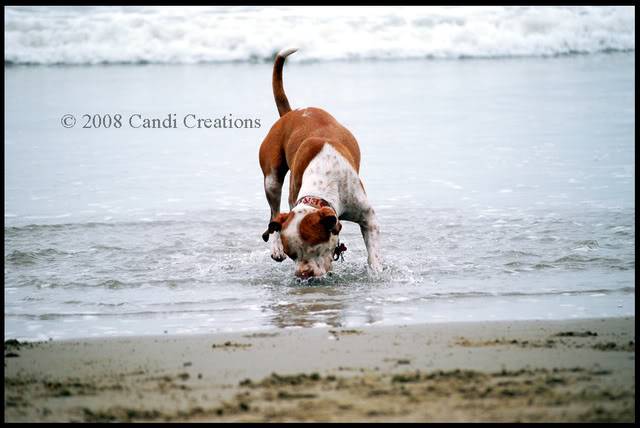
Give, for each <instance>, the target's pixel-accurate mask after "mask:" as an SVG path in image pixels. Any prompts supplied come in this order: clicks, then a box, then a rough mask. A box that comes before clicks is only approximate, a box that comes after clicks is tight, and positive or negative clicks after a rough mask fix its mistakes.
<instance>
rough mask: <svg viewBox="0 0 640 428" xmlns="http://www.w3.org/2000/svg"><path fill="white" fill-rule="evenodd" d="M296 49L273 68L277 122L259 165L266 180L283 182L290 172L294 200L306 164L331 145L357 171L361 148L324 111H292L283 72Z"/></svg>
mask: <svg viewBox="0 0 640 428" xmlns="http://www.w3.org/2000/svg"><path fill="white" fill-rule="evenodd" d="M295 51H296V50H295V49H287V50H283V51H280V53H278V55H277V56H276V60H275V62H274V66H273V82H272V85H273V95H274V99H275V102H276V107H277V108H278V112H279V114H280V119H278V121H276V123H275V124H274V125H273V126H272V127H271V130H270V131H269V133H268V134H267V136H266V137H265V139H264V141H263V143H262V145H261V146H260V153H259V158H260V166H261V168H262V172H263V173H264V175H265V177H267V176H269V175H274V174H275V175H276V176H278V178H280V179H283V178H284V175H285V174H286V173H287V171H288V170H291V191H292V192H293V193H294V194H293V195H291V196H293V197H294V198H295V197H296V196H297V189H298V188H299V186H300V183H301V180H302V174H303V173H304V170H305V168H306V167H307V165H308V164H309V162H310V161H311V160H312V159H313V158H314V157H315V156H316V155H317V154H318V153H319V152H320V150H322V147H323V146H324V145H325V144H331V145H332V146H333V147H334V148H335V149H336V150H337V151H338V153H340V154H341V155H342V156H343V157H344V158H345V159H346V160H347V161H348V162H349V163H350V164H351V166H352V167H353V168H354V169H355V170H356V172H359V170H360V148H359V147H358V143H357V141H356V139H355V137H354V136H353V135H352V134H351V132H349V130H348V129H346V128H345V127H344V126H342V125H341V124H340V123H338V121H337V120H336V119H335V118H334V117H333V116H331V115H330V114H329V113H327V112H326V111H324V110H322V109H320V108H316V107H308V108H304V109H296V110H291V107H290V105H289V100H288V99H287V96H286V94H285V92H284V86H283V83H282V69H283V66H284V62H285V58H286V57H287V56H288V55H291V54H292V53H294V52H295Z"/></svg>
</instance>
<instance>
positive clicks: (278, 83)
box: [272, 49, 298, 117]
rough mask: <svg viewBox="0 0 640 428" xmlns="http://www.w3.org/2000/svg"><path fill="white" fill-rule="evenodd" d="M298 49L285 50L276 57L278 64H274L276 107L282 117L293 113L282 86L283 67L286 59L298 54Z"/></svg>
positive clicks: (273, 81) (273, 82)
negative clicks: (295, 53)
mask: <svg viewBox="0 0 640 428" xmlns="http://www.w3.org/2000/svg"><path fill="white" fill-rule="evenodd" d="M297 50H298V49H283V50H281V51H280V52H278V55H276V62H275V63H274V64H273V80H272V85H273V97H274V98H275V99H276V106H277V107H278V113H280V117H282V116H284V115H285V114H287V113H289V112H290V111H291V107H290V106H289V100H288V99H287V95H286V94H285V93H284V86H283V85H282V67H284V61H285V59H286V58H287V57H288V56H289V55H291V54H292V53H294V52H296V51H297Z"/></svg>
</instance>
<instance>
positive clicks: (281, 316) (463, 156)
mask: <svg viewBox="0 0 640 428" xmlns="http://www.w3.org/2000/svg"><path fill="white" fill-rule="evenodd" d="M270 72H271V65H270V64H200V65H136V66H133V65H108V66H91V67H69V66H58V67H25V66H8V67H7V66H6V67H5V87H6V98H5V110H6V112H5V121H6V130H5V337H16V338H19V339H46V338H49V337H52V338H55V339H59V338H72V337H90V336H97V337H102V336H106V335H126V334H162V333H164V332H168V333H170V334H171V333H203V332H216V331H237V330H244V329H247V330H248V329H263V328H271V327H274V326H275V327H309V326H322V325H331V326H359V325H364V324H405V323H415V322H438V321H451V320H489V319H547V318H556V319H565V318H579V317H594V316H595V317H600V316H618V315H633V314H634V313H635V307H634V296H635V285H634V279H635V223H634V219H635V199H634V191H635V187H634V176H635V164H634V155H635V152H634V150H635V149H634V138H635V137H634V125H635V122H634V114H635V108H634V94H635V86H634V80H633V79H634V73H635V60H634V54H633V53H617V54H597V55H585V56H566V57H558V58H522V59H503V60H497V59H489V60H483V59H476V60H411V61H394V62H384V61H358V62H320V63H295V62H292V63H291V64H288V65H287V68H286V70H285V87H286V90H287V94H288V96H289V100H290V102H291V104H292V106H293V107H294V108H296V107H305V106H319V107H322V108H325V109H326V110H327V111H329V112H331V113H332V114H333V115H334V116H335V117H336V118H337V119H338V120H339V121H341V122H342V123H343V124H344V125H346V126H347V127H348V128H349V129H350V130H351V131H352V132H353V134H354V135H355V136H356V138H357V139H358V141H359V143H360V146H361V151H362V168H361V176H362V178H363V181H364V183H365V187H366V189H367V193H368V195H369V198H370V200H371V201H372V204H373V205H374V207H375V208H376V211H377V213H378V217H379V220H380V222H381V225H382V231H383V236H382V248H383V256H384V259H385V263H384V265H385V270H384V271H383V272H382V273H381V274H380V275H371V274H369V273H368V272H367V270H366V252H365V249H364V244H363V242H362V238H361V236H360V234H359V228H358V227H357V226H356V225H354V224H351V223H345V227H344V229H343V233H342V234H341V239H342V241H344V242H345V243H346V244H347V247H348V251H347V252H346V254H345V261H344V262H337V263H336V264H335V266H334V272H333V274H331V275H330V276H329V277H327V278H324V279H321V280H314V281H311V282H299V281H298V280H295V279H294V278H293V264H292V263H291V262H290V261H288V260H287V261H285V262H284V263H280V264H278V263H275V262H273V261H272V260H271V259H270V257H269V249H268V245H267V244H265V243H264V242H263V241H262V240H261V237H260V235H261V233H262V232H263V231H264V229H265V227H266V224H267V220H268V208H267V204H266V201H265V198H264V194H263V190H262V177H261V173H260V170H259V167H258V162H257V150H258V147H259V145H260V142H261V141H262V138H264V136H265V135H266V133H267V132H268V129H269V127H270V126H271V124H272V123H273V122H274V121H275V120H276V118H277V112H276V109H275V106H274V104H273V101H272V94H271V89H270V77H271V76H270ZM67 113H71V114H74V115H76V116H78V117H80V116H81V115H82V114H83V113H100V114H104V113H120V114H122V115H123V116H124V117H128V116H130V115H131V114H134V113H140V114H142V115H145V116H149V117H160V118H163V117H166V116H167V115H168V114H171V113H174V114H176V117H178V118H181V117H183V116H184V115H186V114H188V113H194V114H196V115H199V116H202V117H210V118H217V117H222V115H229V114H232V115H233V117H248V118H259V119H260V120H261V124H262V126H261V127H260V128H259V129H184V128H180V129H130V128H128V127H126V126H125V127H122V128H120V129H108V130H105V129H82V128H80V127H78V126H76V127H75V128H73V129H65V128H63V127H62V126H61V125H60V118H61V116H62V115H64V114H67ZM285 189H286V186H285ZM285 193H286V191H285ZM284 200H286V195H285V196H284V197H283V201H284ZM283 207H284V204H283Z"/></svg>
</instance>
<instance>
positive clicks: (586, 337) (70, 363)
mask: <svg viewBox="0 0 640 428" xmlns="http://www.w3.org/2000/svg"><path fill="white" fill-rule="evenodd" d="M634 323H635V318H610V319H592V320H572V321H526V322H524V321H523V322H483V323H449V324H444V323H443V324H429V325H410V326H397V327H375V326H372V327H367V328H358V329H340V328H338V329H334V328H314V329H285V330H274V331H267V332H258V333H253V334H246V333H245V334H241V333H238V334H220V335H207V336H163V337H140V338H130V337H128V338H117V339H100V340H78V341H60V342H55V341H50V342H45V343H36V344H19V343H15V341H7V342H5V382H4V385H5V386H4V392H5V402H4V409H5V421H629V422H631V421H635V403H634V399H635V325H634Z"/></svg>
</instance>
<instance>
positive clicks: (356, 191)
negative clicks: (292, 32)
mask: <svg viewBox="0 0 640 428" xmlns="http://www.w3.org/2000/svg"><path fill="white" fill-rule="evenodd" d="M294 52H296V49H287V50H282V51H280V52H279V53H278V55H277V56H276V59H275V64H274V66H273V82H272V83H273V95H274V97H275V101H276V106H277V107H278V112H279V113H280V119H278V121H277V122H276V123H275V124H274V125H273V127H271V130H270V131H269V133H268V134H267V136H266V137H265V139H264V141H263V142H262V145H261V146H260V167H261V168H262V172H263V174H264V190H265V193H266V196H267V201H268V202H269V206H270V207H271V222H270V223H269V227H268V229H267V231H265V232H264V234H263V235H262V238H263V239H264V240H265V241H268V240H269V239H271V258H272V259H274V260H276V261H278V262H281V261H283V260H284V259H286V258H287V255H288V256H289V257H290V258H291V259H293V260H294V261H295V262H296V271H295V274H296V276H297V277H300V278H309V277H315V276H322V275H324V274H326V273H327V272H329V271H330V270H331V263H332V261H333V255H334V250H335V249H336V246H337V245H338V234H339V233H340V230H341V229H342V225H341V224H340V221H341V220H346V221H352V222H355V223H358V224H359V225H360V230H361V231H362V236H363V238H364V242H365V245H366V247H367V252H368V262H369V266H370V268H371V269H372V270H373V271H375V272H378V271H380V270H381V269H382V266H381V258H380V253H379V251H380V250H379V235H380V227H379V226H378V222H377V220H376V217H375V213H374V211H373V208H372V207H371V205H370V204H369V201H368V200H367V195H366V193H365V191H364V186H363V184H362V181H361V180H360V177H359V176H358V171H359V169H360V149H359V148H358V143H357V142H356V139H355V138H354V137H353V135H351V133H350V132H349V131H348V130H347V129H346V128H345V127H343V126H342V125H340V124H339V123H338V122H337V121H336V120H335V119H334V118H333V116H331V115H330V114H329V113H327V112H326V111H324V110H321V109H319V108H314V107H308V108H305V109H296V110H293V111H292V110H291V107H289V101H288V100H287V96H286V95H285V93H284V88H283V85H282V68H283V66H284V62H285V58H286V57H287V56H289V55H291V54H292V53H294ZM289 170H291V174H290V176H289V208H290V211H289V212H288V213H281V212H280V199H281V195H282V185H283V183H284V177H285V175H286V174H287V171H289Z"/></svg>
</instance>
